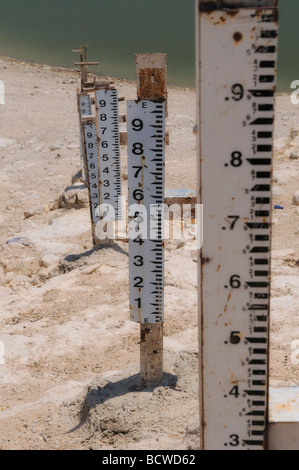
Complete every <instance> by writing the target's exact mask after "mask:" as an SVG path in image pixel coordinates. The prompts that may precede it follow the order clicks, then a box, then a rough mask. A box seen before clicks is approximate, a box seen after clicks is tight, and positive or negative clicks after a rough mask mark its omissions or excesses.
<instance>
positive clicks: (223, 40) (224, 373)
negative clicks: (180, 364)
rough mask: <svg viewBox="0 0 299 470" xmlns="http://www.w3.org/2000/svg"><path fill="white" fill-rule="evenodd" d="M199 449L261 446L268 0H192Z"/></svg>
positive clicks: (265, 360)
mask: <svg viewBox="0 0 299 470" xmlns="http://www.w3.org/2000/svg"><path fill="white" fill-rule="evenodd" d="M196 10H197V20H196V21H197V23H196V29H197V67H198V83H197V87H198V111H199V115H198V122H199V130H200V132H199V139H200V140H199V141H198V147H199V156H198V161H199V162H200V163H199V171H198V174H199V188H200V203H201V204H203V207H204V211H203V212H204V220H203V233H204V234H203V248H202V252H201V263H200V268H199V278H200V289H199V291H200V299H199V302H200V384H201V390H200V408H201V448H202V449H204V450H224V449H227V450H263V449H265V448H266V446H267V424H268V387H269V379H268V375H269V374H268V368H269V308H270V254H271V184H272V183H271V175H272V154H273V124H274V95H275V77H276V61H277V34H278V13H277V1H275V0H272V1H271V0H247V1H246V0H243V1H242V0H235V1H233V0H227V1H226V0H219V1H214V2H211V1H206V0H197V1H196Z"/></svg>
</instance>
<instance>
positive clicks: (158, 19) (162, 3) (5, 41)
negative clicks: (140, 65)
mask: <svg viewBox="0 0 299 470" xmlns="http://www.w3.org/2000/svg"><path fill="white" fill-rule="evenodd" d="M298 19H299V1H298V0H280V37H279V64H278V87H279V90H280V91H289V90H290V83H291V82H292V81H293V80H299V61H298V58H297V56H298V55H299V54H298V52H297V49H298V44H299V28H298V26H297V21H298ZM194 23H195V22H194V0H87V1H83V0H0V54H1V55H7V56H10V57H15V58H17V59H22V60H26V61H30V62H39V63H45V64H49V65H58V66H66V67H73V66H74V62H75V61H76V60H77V58H78V57H77V55H75V54H73V53H72V52H71V50H72V49H74V48H76V47H78V46H80V45H84V44H85V43H86V41H88V42H89V57H88V58H89V60H93V61H99V62H100V67H99V68H98V70H96V69H93V70H94V71H97V72H99V73H102V74H104V75H105V74H109V75H111V76H117V77H124V78H129V79H134V78H135V63H134V54H135V53H136V52H166V53H167V55H168V79H169V83H171V84H175V85H183V86H194V55H195V52H194Z"/></svg>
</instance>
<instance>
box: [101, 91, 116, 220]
mask: <svg viewBox="0 0 299 470" xmlns="http://www.w3.org/2000/svg"><path fill="white" fill-rule="evenodd" d="M95 94H96V111H97V130H98V136H99V162H100V185H101V204H105V205H106V204H107V210H109V206H112V207H113V209H114V214H112V219H115V220H121V219H122V206H121V194H122V192H121V162H120V135H119V111H118V92H117V90H115V89H99V90H96V92H95Z"/></svg>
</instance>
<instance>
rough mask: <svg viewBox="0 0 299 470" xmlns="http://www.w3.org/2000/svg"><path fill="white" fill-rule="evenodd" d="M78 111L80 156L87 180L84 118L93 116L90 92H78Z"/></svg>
mask: <svg viewBox="0 0 299 470" xmlns="http://www.w3.org/2000/svg"><path fill="white" fill-rule="evenodd" d="M77 98H78V112H79V131H80V157H81V168H82V179H83V181H86V176H85V168H84V152H85V148H84V135H83V129H82V118H84V117H85V116H91V115H92V111H91V99H90V95H88V93H78V97H77Z"/></svg>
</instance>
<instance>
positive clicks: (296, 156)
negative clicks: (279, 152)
mask: <svg viewBox="0 0 299 470" xmlns="http://www.w3.org/2000/svg"><path fill="white" fill-rule="evenodd" d="M298 158H299V155H297V153H291V155H290V159H291V160H298Z"/></svg>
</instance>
